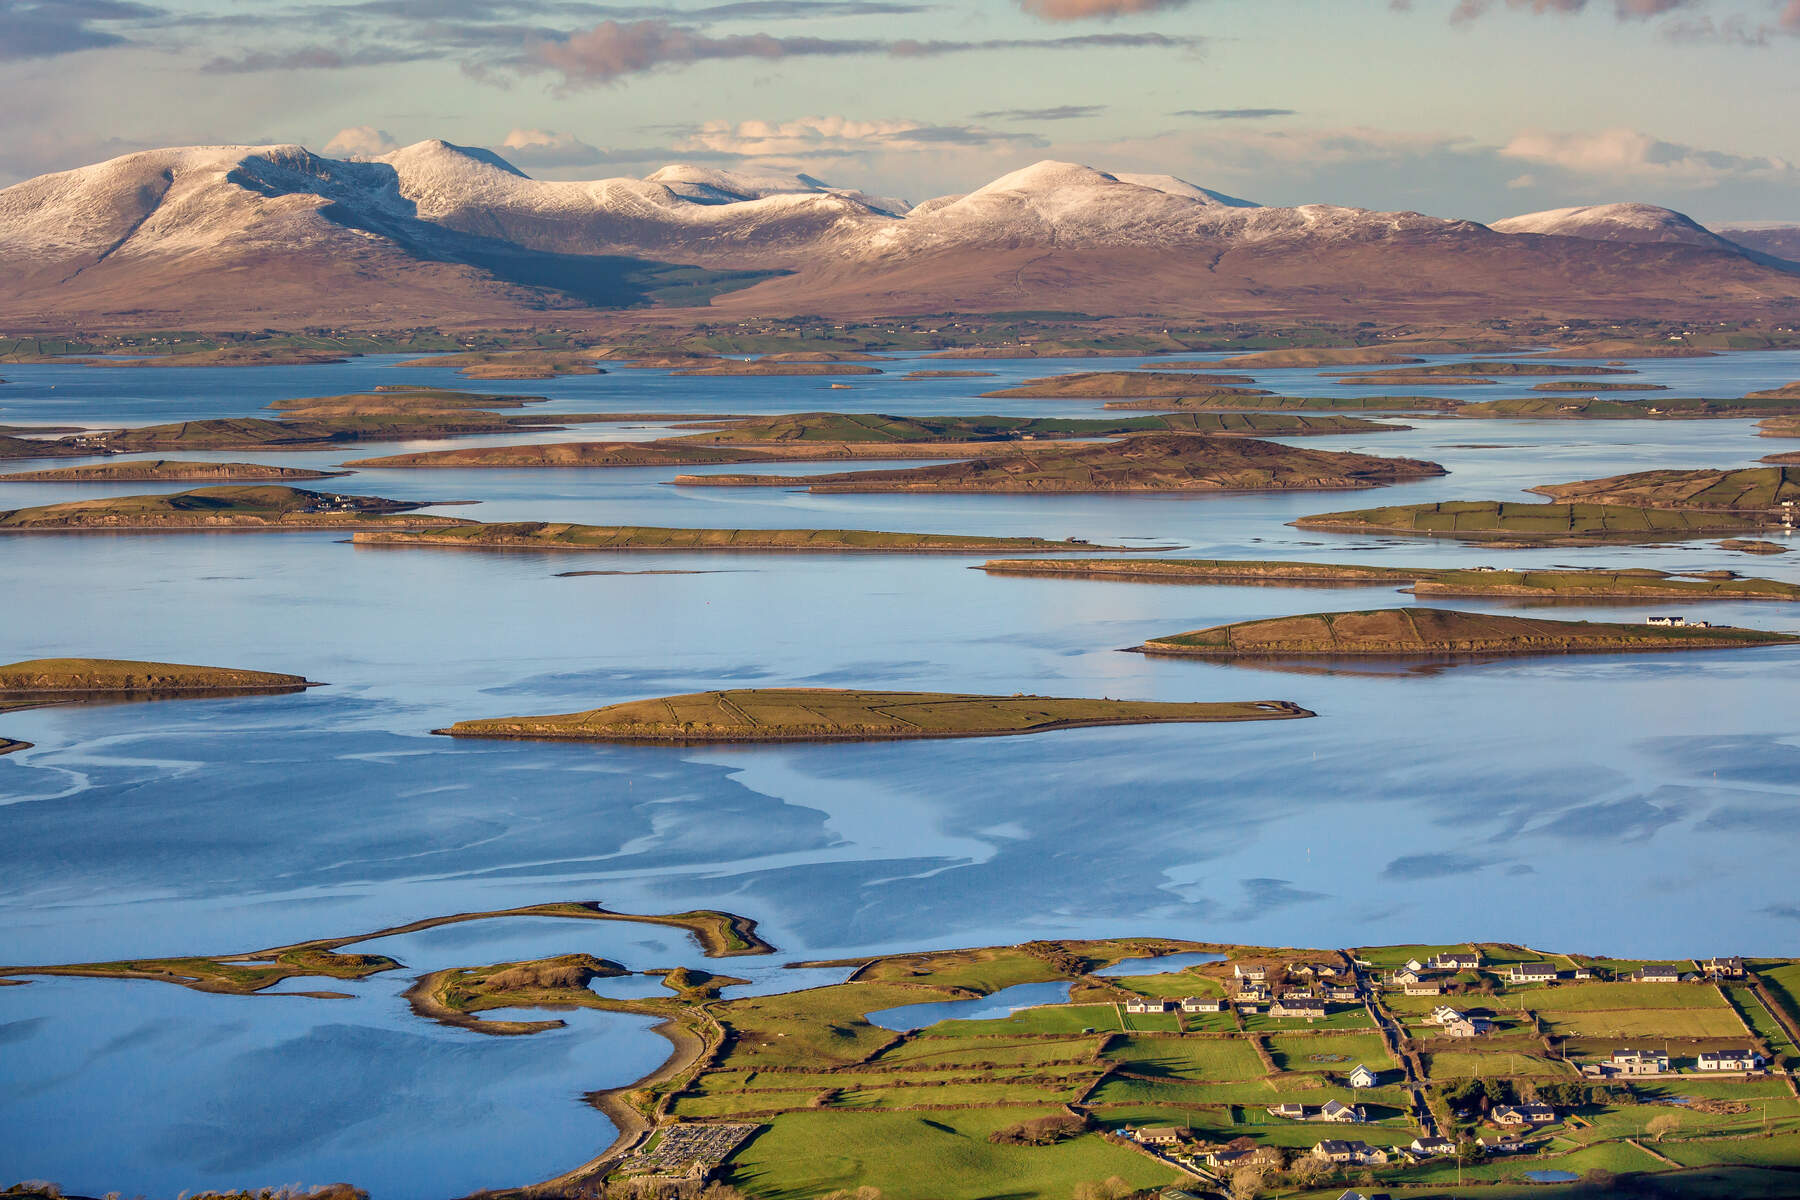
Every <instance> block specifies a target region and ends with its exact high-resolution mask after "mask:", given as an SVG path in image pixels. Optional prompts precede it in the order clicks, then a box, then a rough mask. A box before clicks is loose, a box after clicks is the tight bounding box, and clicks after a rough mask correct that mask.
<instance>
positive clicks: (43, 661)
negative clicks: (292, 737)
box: [0, 658, 315, 701]
mask: <svg viewBox="0 0 1800 1200" xmlns="http://www.w3.org/2000/svg"><path fill="white" fill-rule="evenodd" d="M313 686H315V685H314V684H311V683H309V682H307V680H306V679H305V677H303V676H300V675H283V674H280V673H278V672H275V671H246V670H242V669H239V668H236V667H196V666H190V665H187V664H185V663H164V662H136V661H134V660H131V659H125V658H34V659H28V660H26V661H24V662H16V663H8V664H6V665H5V666H0V699H4V700H8V701H14V700H21V699H32V698H35V697H40V696H42V697H50V698H55V697H58V696H64V695H68V694H72V693H73V694H80V695H98V694H101V693H106V692H118V693H132V692H201V691H203V692H224V691H235V692H277V691H279V692H288V691H295V690H298V689H300V688H306V687H313Z"/></svg>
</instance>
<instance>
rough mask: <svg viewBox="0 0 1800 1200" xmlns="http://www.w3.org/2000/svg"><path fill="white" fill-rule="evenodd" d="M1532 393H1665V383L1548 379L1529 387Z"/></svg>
mask: <svg viewBox="0 0 1800 1200" xmlns="http://www.w3.org/2000/svg"><path fill="white" fill-rule="evenodd" d="M1531 390H1532V391H1534V392H1666V391H1668V390H1669V385H1668V384H1666V383H1603V382H1600V381H1598V380H1592V379H1550V380H1546V381H1545V382H1543V383H1534V384H1532V385H1531Z"/></svg>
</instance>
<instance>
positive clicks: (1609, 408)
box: [1456, 388, 1800, 421]
mask: <svg viewBox="0 0 1800 1200" xmlns="http://www.w3.org/2000/svg"><path fill="white" fill-rule="evenodd" d="M1581 390H1582V391H1584V392H1592V391H1594V390H1596V389H1594V388H1583V389H1581ZM1796 406H1800V400H1793V399H1768V398H1762V399H1758V398H1756V397H1755V396H1746V397H1744V398H1743V399H1741V400H1709V399H1705V398H1701V397H1692V396H1675V397H1669V398H1664V397H1662V396H1656V397H1646V398H1644V399H1640V400H1607V399H1603V398H1601V397H1599V396H1589V397H1587V398H1585V399H1577V398H1574V397H1570V398H1568V399H1563V398H1560V397H1557V396H1521V397H1516V398H1514V399H1510V400H1485V401H1482V402H1480V403H1478V404H1465V405H1463V406H1462V407H1461V408H1459V409H1457V410H1456V415H1457V416H1459V417H1475V418H1486V419H1493V420H1531V421H1539V420H1558V421H1697V420H1719V419H1732V418H1744V417H1767V416H1769V415H1770V414H1771V413H1788V412H1793V411H1794V410H1795V408H1796Z"/></svg>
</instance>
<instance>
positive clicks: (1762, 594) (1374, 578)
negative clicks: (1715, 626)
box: [981, 558, 1800, 601]
mask: <svg viewBox="0 0 1800 1200" xmlns="http://www.w3.org/2000/svg"><path fill="white" fill-rule="evenodd" d="M981 569H982V570H984V571H986V572H988V573H989V574H992V575H1046V576H1063V577H1073V578H1089V579H1122V580H1128V581H1134V582H1145V583H1194V584H1216V585H1225V586H1231V587H1244V586H1251V585H1273V586H1288V587H1384V586H1392V587H1396V588H1399V589H1401V590H1410V591H1412V592H1413V593H1414V594H1416V595H1420V596H1426V595H1431V596H1510V597H1521V598H1531V599H1545V600H1563V601H1580V600H1585V599H1593V600H1601V601H1608V600H1621V599H1645V600H1800V584H1795V583H1784V582H1782V581H1780V580H1776V579H1746V578H1744V577H1742V576H1740V575H1738V574H1737V573H1735V572H1732V571H1701V572H1694V573H1690V574H1686V575H1683V574H1677V573H1672V572H1668V571H1656V570H1651V569H1650V568H1647V567H1638V568H1632V569H1628V570H1616V571H1601V570H1581V569H1578V568H1573V567H1559V568H1554V569H1550V570H1542V571H1499V570H1495V569H1494V568H1492V567H1464V568H1432V567H1376V566H1365V565H1362V564H1357V563H1314V562H1271V561H1263V560H1255V559H1194V558H1070V559H1057V558H998V559H990V560H989V561H988V562H985V563H983V564H982V566H981Z"/></svg>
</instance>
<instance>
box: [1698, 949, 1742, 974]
mask: <svg viewBox="0 0 1800 1200" xmlns="http://www.w3.org/2000/svg"><path fill="white" fill-rule="evenodd" d="M1700 969H1701V970H1702V971H1705V972H1706V973H1707V974H1708V975H1710V976H1711V977H1712V978H1714V979H1742V978H1743V977H1744V960H1743V959H1741V958H1739V957H1737V956H1736V955H1733V956H1732V957H1730V958H1709V959H1706V960H1705V961H1703V962H1702V963H1701V964H1700Z"/></svg>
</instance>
